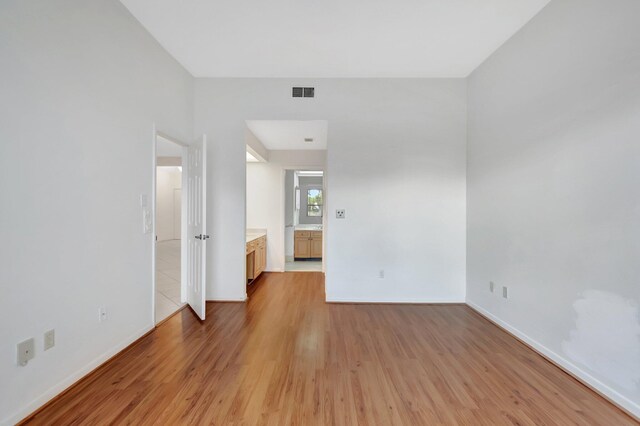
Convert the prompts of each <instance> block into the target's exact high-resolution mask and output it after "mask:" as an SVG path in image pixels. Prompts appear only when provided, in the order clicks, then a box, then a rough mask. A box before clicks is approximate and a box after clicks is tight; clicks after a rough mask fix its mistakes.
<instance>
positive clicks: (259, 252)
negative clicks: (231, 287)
mask: <svg viewBox="0 0 640 426" xmlns="http://www.w3.org/2000/svg"><path fill="white" fill-rule="evenodd" d="M246 252H247V280H248V281H253V280H255V279H256V278H258V276H259V275H260V274H261V273H262V272H264V270H265V269H266V268H267V237H266V236H263V237H260V238H256V239H255V240H252V241H249V242H248V243H247V250H246Z"/></svg>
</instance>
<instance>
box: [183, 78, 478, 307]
mask: <svg viewBox="0 0 640 426" xmlns="http://www.w3.org/2000/svg"><path fill="white" fill-rule="evenodd" d="M295 85H302V86H314V87H315V88H316V97H315V98H313V99H308V98H302V99H300V98H292V97H291V87H292V86H295ZM195 97H196V107H195V109H196V125H195V128H196V132H197V133H202V132H204V133H207V135H208V136H209V138H210V140H211V141H212V143H211V145H212V148H211V149H210V150H209V157H208V161H209V165H210V169H209V177H208V185H209V188H210V189H211V192H210V197H209V198H208V222H207V224H208V225H209V226H211V231H212V234H213V235H214V238H213V240H212V242H211V245H210V246H209V247H210V248H211V250H208V251H207V255H208V256H209V263H208V266H209V268H210V269H209V270H210V273H209V276H208V291H207V298H208V299H236V300H238V299H244V297H245V295H246V293H245V285H244V258H245V251H244V232H245V220H244V219H245V210H244V208H245V201H244V188H245V186H246V178H245V143H244V136H245V135H244V132H245V124H244V122H245V120H248V119H250V120H253V119H255V120H259V119H269V120H284V119H288V120H310V119H318V120H328V121H329V142H328V154H327V155H328V157H327V171H328V173H327V176H326V177H325V179H326V182H327V194H326V195H327V202H328V211H329V212H332V211H334V210H335V209H337V208H344V209H346V211H347V219H345V220H341V221H340V220H336V219H335V216H334V215H329V217H328V221H327V223H326V225H327V229H326V231H327V232H325V236H326V241H325V244H326V248H327V249H326V251H325V253H326V255H327V259H326V262H327V275H326V289H327V298H328V299H329V300H336V301H337V300H351V301H393V302H403V301H413V302H427V301H433V302H436V301H463V300H464V292H465V161H466V157H465V142H466V139H465V134H466V83H465V81H464V80H462V79H435V80H428V79H427V80H424V79H423V80H413V79H397V80H394V79H388V80H385V79H326V80H322V79H320V80H293V79H291V80H290V79H197V80H196V93H195ZM271 155H273V153H272V154H271ZM365 180H366V182H367V185H366V187H364V188H363V185H362V183H363V181H365ZM354 253H357V254H358V255H357V256H355V255H354ZM380 269H384V270H385V273H386V277H385V278H384V279H379V278H377V276H378V271H379V270H380Z"/></svg>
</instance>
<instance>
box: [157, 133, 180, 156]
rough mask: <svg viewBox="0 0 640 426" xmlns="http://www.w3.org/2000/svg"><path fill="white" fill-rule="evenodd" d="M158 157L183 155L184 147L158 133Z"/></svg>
mask: <svg viewBox="0 0 640 426" xmlns="http://www.w3.org/2000/svg"><path fill="white" fill-rule="evenodd" d="M156 157H182V147H181V146H180V145H178V144H177V143H173V142H171V141H170V140H169V139H165V138H163V137H162V136H160V135H158V136H157V137H156Z"/></svg>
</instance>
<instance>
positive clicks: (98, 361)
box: [0, 325, 155, 425]
mask: <svg viewBox="0 0 640 426" xmlns="http://www.w3.org/2000/svg"><path fill="white" fill-rule="evenodd" d="M154 328H155V325H152V326H150V327H145V328H144V329H142V330H141V331H139V332H137V333H135V334H133V335H131V336H130V337H128V338H126V339H125V340H124V341H122V342H121V343H120V344H118V345H116V346H115V347H113V348H112V349H109V350H108V351H106V352H105V353H103V354H102V355H100V356H99V357H97V358H95V359H93V360H92V361H91V362H89V363H88V364H86V365H85V366H84V367H82V368H81V369H79V370H77V371H76V372H75V373H73V374H71V375H69V376H67V378H65V379H64V380H62V381H61V382H59V383H58V384H57V385H55V386H53V387H51V388H50V389H49V390H47V391H46V392H44V393H43V394H42V395H40V396H39V397H38V398H36V399H35V400H33V401H31V402H30V403H28V404H27V405H26V406H24V407H22V408H20V409H19V410H18V411H17V412H15V413H13V414H11V415H10V416H9V417H8V418H6V419H3V420H2V421H0V425H14V424H16V423H18V422H19V421H20V420H22V419H24V418H25V417H27V416H28V415H29V414H31V413H33V412H34V411H36V410H37V409H38V408H40V407H42V406H43V405H45V404H46V403H47V402H49V401H51V400H52V399H53V398H55V397H56V396H58V395H59V394H60V393H62V392H63V391H65V390H66V389H67V388H69V387H70V386H71V385H73V384H74V383H76V382H77V381H79V380H80V379H82V378H84V377H85V376H87V375H88V374H90V373H91V372H92V371H93V370H95V369H96V368H98V367H100V366H101V365H102V364H104V363H105V362H106V361H108V360H109V358H111V357H113V356H114V355H116V354H117V353H118V352H120V351H122V350H123V349H125V348H126V347H127V346H129V345H130V344H132V343H133V342H135V341H136V340H138V339H139V338H141V337H142V336H144V335H145V334H146V333H148V332H149V331H151V330H153V329H154Z"/></svg>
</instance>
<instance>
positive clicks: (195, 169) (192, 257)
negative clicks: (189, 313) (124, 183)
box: [182, 135, 209, 320]
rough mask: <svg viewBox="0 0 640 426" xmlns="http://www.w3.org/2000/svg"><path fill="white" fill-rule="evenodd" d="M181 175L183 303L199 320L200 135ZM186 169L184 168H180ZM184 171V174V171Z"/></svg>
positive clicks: (202, 251)
mask: <svg viewBox="0 0 640 426" xmlns="http://www.w3.org/2000/svg"><path fill="white" fill-rule="evenodd" d="M186 151H187V158H186V161H184V165H183V172H185V173H186V190H187V192H186V194H187V205H186V207H187V235H184V236H183V238H182V240H183V244H186V245H187V270H186V279H187V289H186V290H187V303H188V304H189V306H191V309H193V311H194V312H195V313H196V314H197V315H198V317H200V319H202V320H204V319H205V310H206V309H205V308H206V303H205V288H206V287H205V286H206V262H205V259H206V253H207V239H208V238H209V236H208V235H207V228H206V201H207V200H206V186H207V184H206V182H207V179H206V177H207V176H206V172H207V164H206V156H207V140H206V136H205V135H203V136H202V138H201V139H199V140H197V141H196V142H195V143H193V144H192V145H189V147H188V148H187V150H186ZM185 165H186V167H184V166H185ZM185 169H186V170H185Z"/></svg>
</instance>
